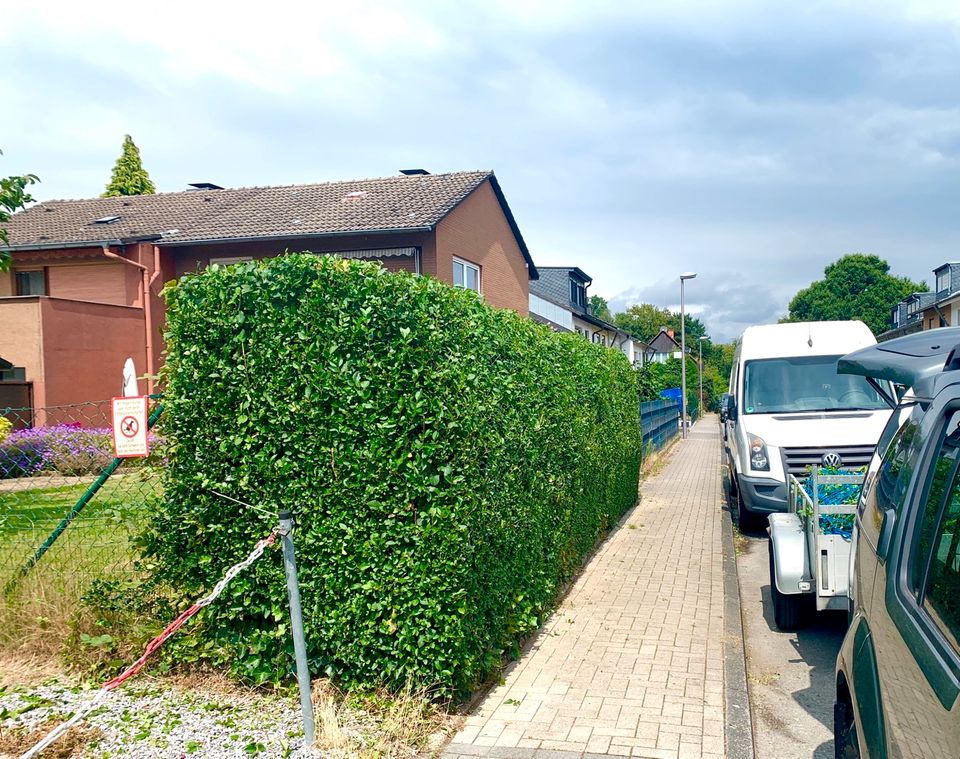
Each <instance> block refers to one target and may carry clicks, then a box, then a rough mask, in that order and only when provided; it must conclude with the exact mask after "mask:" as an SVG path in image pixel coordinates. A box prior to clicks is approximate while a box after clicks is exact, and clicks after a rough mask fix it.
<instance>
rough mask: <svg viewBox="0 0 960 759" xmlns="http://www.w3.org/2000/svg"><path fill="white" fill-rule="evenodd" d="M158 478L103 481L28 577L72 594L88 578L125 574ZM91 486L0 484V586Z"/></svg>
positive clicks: (49, 481)
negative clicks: (110, 573)
mask: <svg viewBox="0 0 960 759" xmlns="http://www.w3.org/2000/svg"><path fill="white" fill-rule="evenodd" d="M157 474H158V473H157V472H156V470H147V469H142V470H135V471H132V472H129V473H126V474H118V475H114V476H113V477H111V478H110V479H109V480H107V482H106V483H105V484H104V486H103V487H102V488H101V490H100V491H99V492H98V493H97V494H96V495H95V496H94V497H93V499H92V500H91V501H90V502H89V503H88V504H87V505H86V506H85V507H84V509H83V510H82V511H81V512H80V514H79V515H78V516H77V517H76V518H75V519H74V520H73V522H72V523H71V524H70V526H69V527H67V529H66V530H65V531H64V532H63V534H62V535H61V536H60V537H59V539H58V540H57V541H56V543H55V544H54V545H53V546H52V547H51V548H50V550H49V551H48V552H47V554H46V555H45V556H44V557H43V558H42V559H41V560H40V562H39V563H38V564H37V566H36V567H35V568H33V569H32V570H31V574H35V575H37V576H38V577H42V578H43V584H44V587H45V588H48V589H50V590H56V589H57V588H63V589H64V590H66V589H68V588H70V589H72V590H71V592H74V590H75V589H76V588H77V587H78V586H79V585H82V584H83V583H85V582H89V580H90V579H91V578H93V577H96V576H100V575H102V574H104V573H107V572H118V571H129V569H130V567H131V564H132V560H133V552H132V550H131V539H132V537H133V536H134V535H135V533H136V532H137V530H138V528H139V525H140V522H141V519H142V518H143V516H144V515H145V514H146V513H148V511H149V509H150V508H151V507H152V506H154V505H155V504H156V503H158V501H159V498H160V496H161V487H160V478H159V476H157ZM61 481H67V480H65V478H62V480H61ZM92 481H93V478H86V479H85V481H82V482H77V481H76V478H71V480H69V481H68V482H69V483H70V484H59V485H58V484H57V480H56V479H55V478H50V477H43V478H24V479H21V480H15V481H10V480H6V481H2V482H0V586H3V585H6V583H7V582H8V580H9V579H10V578H11V577H13V576H14V574H15V573H16V572H17V571H18V569H19V568H20V567H21V566H23V564H24V562H26V561H27V560H28V559H29V558H30V557H31V556H32V555H33V553H34V551H36V549H37V548H38V547H39V546H40V545H41V544H42V543H43V542H44V540H46V538H47V536H48V535H49V534H50V533H51V532H52V531H53V530H54V528H55V527H56V526H57V524H58V523H59V522H60V520H61V519H62V518H63V517H64V516H66V515H67V514H68V513H69V512H70V510H71V509H72V508H73V506H74V504H75V503H76V502H77V501H78V500H79V498H80V497H81V496H82V495H83V493H84V492H85V491H86V490H87V488H88V487H89V485H90V482H92ZM31 485H36V486H35V487H31Z"/></svg>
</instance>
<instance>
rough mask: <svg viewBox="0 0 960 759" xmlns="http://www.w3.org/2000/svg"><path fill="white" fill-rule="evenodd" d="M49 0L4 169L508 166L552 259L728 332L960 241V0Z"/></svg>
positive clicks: (18, 64)
mask: <svg viewBox="0 0 960 759" xmlns="http://www.w3.org/2000/svg"><path fill="white" fill-rule="evenodd" d="M139 5H144V4H137V3H131V2H129V1H127V2H90V3H75V2H69V3H68V2H51V1H49V0H48V2H44V3H32V4H21V5H20V6H14V7H7V8H6V9H4V11H3V24H2V25H0V48H2V50H3V59H4V75H3V77H2V79H0V103H2V108H3V114H4V118H3V119H2V122H0V148H2V149H3V150H4V153H5V155H4V157H3V158H2V159H0V175H4V176H5V175H7V174H12V173H21V172H34V173H37V174H39V175H40V177H41V179H42V181H43V183H42V184H41V185H40V186H39V187H38V189H37V192H35V195H36V196H37V197H38V198H39V199H47V198H58V197H89V196H93V195H96V194H99V192H101V191H102V189H103V186H104V185H105V183H106V181H107V178H108V175H109V170H110V167H111V166H112V164H113V162H114V160H115V159H116V157H117V155H118V154H119V150H120V143H121V141H122V137H123V134H125V133H130V134H132V135H133V137H134V139H135V141H136V142H137V143H138V145H139V146H140V148H141V151H142V154H143V157H144V163H145V165H146V168H147V169H148V170H149V172H150V174H151V176H152V178H153V179H154V181H155V182H156V183H157V186H158V188H159V189H160V190H178V189H183V188H185V186H186V184H187V183H188V182H197V181H211V182H216V183H217V184H222V185H226V186H244V185H262V184H289V183H297V182H314V181H325V180H335V179H349V178H357V177H369V176H382V175H389V174H393V173H395V172H396V170H397V169H399V168H407V167H422V168H426V169H428V170H430V171H434V172H440V171H453V170H459V169H476V168H490V169H493V170H495V171H496V172H497V175H498V177H499V178H500V181H501V184H502V185H503V188H504V191H505V193H506V195H507V199H508V201H509V203H510V205H511V207H512V209H513V211H514V214H515V215H516V217H517V220H518V222H519V224H520V228H521V230H522V232H523V234H524V236H525V238H526V240H527V243H528V245H529V247H530V249H531V252H532V254H533V256H534V260H535V261H536V262H537V263H539V264H544V265H577V266H580V268H582V269H584V270H585V271H587V272H588V273H589V274H590V275H592V276H593V278H594V285H593V288H592V291H593V292H597V293H599V294H601V295H604V296H605V297H607V298H608V299H609V300H610V301H611V303H612V304H613V305H614V306H615V307H619V308H622V307H623V306H624V305H627V304H629V303H632V302H636V301H646V302H651V303H655V304H657V305H660V306H667V307H674V308H675V307H677V304H678V302H679V285H678V282H677V276H678V275H679V273H680V272H681V271H687V270H694V271H697V272H698V273H699V276H698V278H697V279H696V280H694V281H693V282H691V283H689V285H688V289H687V301H688V304H689V308H690V310H691V311H692V312H694V313H696V314H697V315H699V316H700V317H701V318H703V319H704V321H705V322H706V323H707V326H708V328H709V330H710V333H711V335H712V336H713V337H714V339H717V340H727V339H730V338H731V337H734V336H735V335H736V334H738V333H739V332H740V331H741V330H742V329H743V327H745V326H747V325H749V324H754V323H762V322H768V321H772V320H775V319H776V318H777V317H779V316H780V315H782V313H784V312H785V310H786V304H787V302H788V301H789V298H790V296H791V295H792V294H793V293H794V292H796V290H798V289H799V288H800V287H803V286H805V285H807V284H809V283H810V282H811V281H812V280H814V279H817V278H819V277H820V276H821V275H822V272H823V267H824V266H826V265H827V264H828V263H830V262H831V261H833V260H835V259H836V258H838V257H839V256H841V255H843V254H844V253H848V252H854V251H864V252H871V253H876V254H878V255H881V256H883V257H884V258H886V259H887V260H888V261H890V263H891V266H892V268H893V270H894V271H895V272H896V273H900V274H905V275H908V276H911V277H913V278H914V279H922V278H925V279H927V280H930V279H931V274H930V272H931V270H932V269H933V268H934V267H935V266H936V265H938V264H940V263H942V262H944V261H947V260H953V259H960V245H958V243H960V229H958V224H957V220H958V213H957V207H958V197H960V195H958V189H960V4H958V3H956V2H954V0H939V1H938V0H929V1H920V0H918V1H916V2H884V1H883V0H847V1H846V2H839V1H838V2H830V3H826V2H807V3H793V2H789V3H788V2H759V1H754V0H729V1H728V2H717V1H707V0H691V1H689V2H670V3H667V2H659V3H623V2H606V1H605V0H602V1H600V2H598V1H597V0H594V1H593V2H589V3H588V2H563V1H562V0H549V1H548V0H536V1H535V2H522V1H521V0H513V1H512V2H510V1H508V0H483V2H462V1H461V2H457V3H441V2H434V3H428V2H412V1H411V0H407V1H406V2H378V1H368V2H363V3H351V2H336V3H332V2H330V3H328V2H317V3H312V4H308V3H300V2H287V1H286V0H274V1H273V2H271V3H262V2H258V3H245V2H231V3H219V2H205V3H204V2H180V1H179V0H176V1H174V2H167V3H164V4H163V5H162V7H161V4H154V3H150V4H148V5H149V6H150V7H149V8H141V7H138V6H139Z"/></svg>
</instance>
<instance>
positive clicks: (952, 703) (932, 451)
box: [834, 328, 960, 759]
mask: <svg viewBox="0 0 960 759" xmlns="http://www.w3.org/2000/svg"><path fill="white" fill-rule="evenodd" d="M838 371H840V372H842V373H850V374H856V375H860V376H864V377H872V378H874V379H875V380H887V381H890V382H893V383H897V384H899V385H903V386H906V387H909V388H911V389H910V391H909V392H907V393H906V394H904V395H903V396H902V398H901V400H900V402H899V404H898V406H897V409H896V411H895V412H894V413H893V415H892V416H891V417H890V421H889V423H888V424H887V425H886V427H885V428H884V431H883V433H882V435H881V437H880V441H879V443H878V444H877V449H876V452H875V454H874V456H873V458H872V459H871V462H870V465H869V467H868V469H867V474H866V477H865V479H864V484H863V489H862V492H861V495H860V499H859V501H858V504H857V513H856V524H855V528H854V548H853V551H854V560H853V570H852V576H851V585H852V587H853V588H854V592H853V599H852V600H853V616H852V620H851V623H850V627H849V629H848V630H847V634H846V637H845V638H844V641H843V645H842V646H841V649H840V653H839V655H838V657H837V667H836V703H835V706H834V737H835V741H834V743H835V752H836V756H837V757H870V759H878V758H879V757H923V758H924V759H957V757H958V756H960V328H942V329H936V330H929V331H924V332H920V333H916V334H913V335H908V336H906V337H902V338H899V339H897V340H891V341H889V342H886V343H881V344H879V345H876V346H873V347H869V348H865V349H863V350H860V351H856V352H855V353H852V354H850V355H848V356H845V357H844V358H843V359H841V360H840V361H839V363H838Z"/></svg>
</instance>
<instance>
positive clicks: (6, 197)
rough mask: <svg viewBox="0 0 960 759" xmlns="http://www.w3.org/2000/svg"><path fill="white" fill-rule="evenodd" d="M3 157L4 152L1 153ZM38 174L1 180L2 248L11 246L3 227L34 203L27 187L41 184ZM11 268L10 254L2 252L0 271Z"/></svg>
mask: <svg viewBox="0 0 960 759" xmlns="http://www.w3.org/2000/svg"><path fill="white" fill-rule="evenodd" d="M0 155H2V151H0ZM39 181H40V180H39V179H38V178H37V175H36V174H24V175H23V176H13V177H7V178H6V179H0V246H5V245H7V244H9V242H10V238H9V236H8V235H7V230H6V228H5V227H4V226H3V225H4V224H6V223H7V222H8V221H10V217H11V216H12V215H13V214H14V213H15V212H16V211H19V210H20V209H21V208H23V207H24V206H25V205H26V204H27V203H32V202H33V197H32V196H31V195H30V193H28V192H27V187H29V186H30V185H32V184H34V183H36V182H39ZM8 268H10V253H9V252H7V251H4V250H0V271H6V270H7V269H8Z"/></svg>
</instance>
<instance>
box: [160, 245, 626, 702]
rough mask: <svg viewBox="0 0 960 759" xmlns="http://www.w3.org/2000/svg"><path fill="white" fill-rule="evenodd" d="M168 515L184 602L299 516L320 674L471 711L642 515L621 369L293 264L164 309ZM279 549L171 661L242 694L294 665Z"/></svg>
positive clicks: (481, 319)
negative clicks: (218, 675)
mask: <svg viewBox="0 0 960 759" xmlns="http://www.w3.org/2000/svg"><path fill="white" fill-rule="evenodd" d="M166 297H167V301H168V316H167V330H168V331H167V345H168V357H167V362H166V370H165V371H166V377H167V385H166V391H165V392H166V400H165V403H166V411H165V420H164V427H165V432H166V433H167V434H168V435H169V437H170V444H171V465H170V467H169V468H168V472H167V476H166V484H165V494H166V502H165V505H164V507H163V509H162V510H161V511H160V512H159V513H157V514H156V515H155V517H154V518H153V521H152V524H151V526H150V528H149V531H148V533H147V534H146V535H145V536H144V538H145V545H146V554H147V556H148V557H149V559H150V561H149V562H148V565H150V566H153V567H155V570H154V571H155V572H156V573H157V575H156V577H155V579H158V580H161V581H163V582H167V583H170V584H172V586H173V587H175V588H176V589H177V593H178V595H181V594H182V597H184V598H191V597H193V596H195V595H197V593H199V592H200V591H201V589H205V588H209V587H210V586H211V585H212V584H213V583H214V582H215V581H216V580H217V579H218V578H219V576H220V573H221V572H222V571H223V568H224V567H225V566H227V565H229V564H230V563H232V562H233V561H235V560H237V559H238V558H239V557H241V556H242V555H244V554H245V553H246V551H247V550H248V549H249V548H250V546H251V545H252V544H253V543H254V541H255V540H256V539H257V538H259V537H261V536H262V535H263V534H264V533H265V532H266V531H267V530H268V529H269V528H270V527H272V526H273V524H272V523H271V521H270V519H269V518H268V517H264V516H263V515H262V514H260V513H257V512H256V511H252V510H249V509H243V508H242V507H238V506H235V505H233V504H231V503H230V502H228V501H226V500H224V499H222V498H219V497H217V496H215V495H213V494H212V493H211V490H219V491H220V492H223V493H226V494H228V495H231V496H233V497H236V498H239V499H241V500H243V501H246V502H250V503H253V504H257V505H258V506H260V507H262V508H264V509H269V510H270V511H274V512H275V511H277V510H280V509H284V508H289V509H292V510H293V511H294V513H295V514H296V515H297V521H298V529H297V533H296V546H297V556H298V564H299V568H300V582H301V590H302V595H303V605H304V616H305V623H306V632H307V645H308V649H309V650H308V654H309V659H310V664H311V667H312V668H313V670H314V671H316V672H324V673H326V674H329V675H331V676H334V677H336V678H337V679H339V680H340V681H341V682H343V683H345V684H348V685H359V686H372V685H379V684H386V685H388V686H393V687H397V686H402V685H405V684H407V683H408V682H412V683H415V684H418V685H428V686H433V687H435V688H437V690H438V692H439V693H443V694H459V695H463V694H465V693H468V692H469V691H470V690H471V689H472V688H474V687H475V686H476V685H477V684H479V683H480V682H482V680H483V679H484V678H485V677H487V676H488V675H489V674H490V673H491V672H493V671H495V669H496V668H497V667H498V666H499V664H500V662H501V658H502V655H503V653H504V652H505V651H511V650H515V649H516V646H517V643H518V641H519V640H520V639H521V638H522V636H524V635H526V634H528V633H530V632H531V631H532V630H534V629H536V628H537V627H538V625H539V624H540V623H541V622H542V617H543V615H544V613H545V612H546V611H547V610H548V609H549V608H550V605H551V603H552V601H553V599H554V597H555V594H556V592H557V589H558V587H559V586H560V584H561V583H563V582H564V581H565V580H567V579H568V578H570V577H571V576H572V575H573V573H575V572H576V571H577V569H578V568H579V566H580V564H581V562H582V560H583V557H584V555H585V554H586V553H587V552H588V551H590V550H591V548H592V547H593V546H594V545H595V544H596V541H597V539H598V538H599V537H600V536H601V535H602V534H603V533H604V531H606V530H607V529H609V528H610V527H611V526H612V525H613V524H614V523H615V521H616V520H617V519H618V518H619V516H620V515H621V514H622V513H623V512H624V511H625V510H627V509H628V508H630V507H631V506H632V505H633V504H634V503H635V501H636V496H637V479H638V469H639V462H640V428H639V419H638V410H637V402H636V397H637V396H636V389H635V381H634V377H633V371H632V369H631V368H630V366H629V365H628V362H627V360H626V359H625V357H624V356H623V355H621V354H620V353H619V352H617V351H611V350H606V349H604V348H601V347H599V346H595V345H591V344H590V343H588V342H586V341H584V340H583V339H582V338H580V337H579V336H575V335H558V334H553V333H551V332H550V331H549V330H547V329H546V328H544V327H541V326H540V325H537V324H535V323H534V322H533V321H531V320H529V319H526V318H524V317H521V316H519V315H518V314H516V313H513V312H511V311H502V310H496V309H493V308H490V307H489V306H487V305H485V304H484V303H483V301H482V300H481V299H480V298H479V297H477V295H476V294H475V293H473V292H469V291H466V290H457V289H454V288H451V287H448V286H447V285H445V284H443V283H441V282H439V281H437V280H434V279H431V278H428V277H416V276H413V275H408V274H391V273H388V272H386V271H385V270H384V269H383V268H381V267H380V266H379V265H376V264H370V263H364V262H359V261H348V260H342V259H339V258H334V257H317V256H313V255H309V254H288V255H285V256H283V257H280V258H276V259H272V260H269V261H263V262H253V263H243V264H238V265H236V266H231V267H227V268H223V267H216V266H213V267H210V268H209V269H207V270H206V271H205V272H203V273H202V274H198V275H194V276H187V277H185V278H183V279H182V280H181V281H180V282H179V283H177V284H175V285H173V286H171V287H170V288H169V289H168V290H167V295H166ZM278 554H279V552H270V554H269V555H268V556H267V557H265V558H264V560H262V561H260V562H259V563H257V564H256V565H254V566H253V567H252V568H251V571H250V572H248V573H246V574H244V575H242V576H240V577H238V578H237V580H236V581H235V582H234V583H233V584H232V585H231V586H230V587H228V589H227V590H226V593H225V596H226V597H225V598H222V599H221V600H220V601H218V603H216V604H215V605H214V606H213V607H211V608H210V609H209V610H207V611H206V612H204V615H203V616H202V617H201V619H200V621H199V624H198V625H197V626H196V627H195V628H194V634H193V635H191V636H189V637H188V638H187V639H186V640H184V641H183V642H182V643H181V644H180V647H179V652H180V655H182V656H187V657H188V658H190V657H195V658H198V659H206V660H209V661H212V662H214V663H220V664H225V663H228V664H229V665H230V666H231V668H232V669H233V671H234V672H235V673H236V674H237V675H239V676H241V677H244V678H247V679H250V680H253V681H266V680H276V679H279V678H281V677H284V676H285V675H286V674H287V673H288V672H289V671H290V668H291V655H290V651H291V650H292V645H291V643H290V642H289V641H290V638H289V630H288V628H287V625H286V621H287V618H288V617H287V606H286V594H285V586H284V582H283V572H282V569H281V562H280V556H279V555H278Z"/></svg>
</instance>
